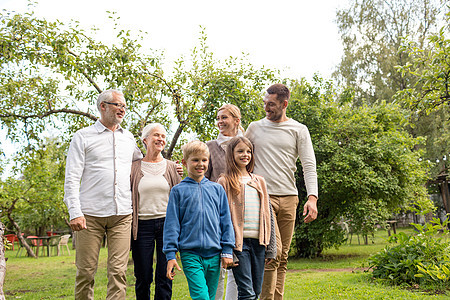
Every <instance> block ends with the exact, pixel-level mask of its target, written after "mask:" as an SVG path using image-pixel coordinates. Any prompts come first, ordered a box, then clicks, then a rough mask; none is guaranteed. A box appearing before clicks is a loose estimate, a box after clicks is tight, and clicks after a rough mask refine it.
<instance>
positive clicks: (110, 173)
mask: <svg viewBox="0 0 450 300" xmlns="http://www.w3.org/2000/svg"><path fill="white" fill-rule="evenodd" d="M140 158H142V153H141V151H140V150H139V148H138V147H137V145H136V141H135V139H134V137H133V135H132V134H131V133H130V132H129V131H128V130H126V129H123V128H121V127H120V126H119V128H118V129H116V130H115V131H111V130H109V129H108V128H106V127H105V126H104V125H103V124H102V123H101V122H100V121H97V122H95V124H94V125H92V126H89V127H86V128H83V129H81V130H79V131H77V132H76V133H75V134H74V136H73V138H72V142H71V143H70V147H69V153H68V154H67V161H66V177H65V183H64V202H65V203H66V205H67V208H68V210H69V214H70V220H72V219H74V218H77V217H81V216H84V215H90V216H95V217H109V216H114V215H128V214H131V213H132V208H131V190H130V171H131V162H132V161H133V160H136V159H140Z"/></svg>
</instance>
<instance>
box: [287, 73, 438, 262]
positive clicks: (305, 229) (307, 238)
mask: <svg viewBox="0 0 450 300" xmlns="http://www.w3.org/2000/svg"><path fill="white" fill-rule="evenodd" d="M291 91H292V97H291V100H290V103H289V106H288V116H290V117H292V118H294V119H296V120H297V121H299V122H301V123H303V124H305V125H307V126H308V128H309V130H310V133H311V138H312V141H313V144H314V149H315V153H316V159H317V173H318V180H319V191H320V195H319V201H318V205H319V207H318V209H319V217H318V219H317V220H316V221H315V222H312V223H310V224H304V223H303V222H302V219H303V218H302V216H301V214H300V212H299V215H298V218H297V219H298V224H297V227H296V233H295V247H296V248H297V254H298V255H300V256H305V257H311V256H317V255H320V253H321V252H322V250H323V249H325V248H329V247H332V246H335V245H339V244H340V243H342V242H343V241H344V238H345V237H344V232H343V230H342V228H341V227H339V225H338V224H339V223H340V222H341V221H347V222H350V223H351V225H353V227H354V229H355V230H357V232H358V233H359V234H363V235H366V236H367V235H371V234H373V231H374V230H375V224H384V221H385V220H386V219H388V218H389V217H390V215H391V214H392V212H393V211H395V210H398V209H399V208H401V207H406V206H407V205H411V204H412V203H413V202H414V201H417V200H418V199H422V200H423V201H425V202H428V203H429V204H430V202H429V201H428V199H427V194H426V190H425V188H424V184H425V182H426V180H427V174H426V171H427V165H426V162H423V161H422V162H421V161H419V159H418V158H419V155H420V153H419V152H416V151H414V146H415V145H416V144H417V143H420V140H419V139H416V138H413V137H411V136H410V134H409V133H408V132H407V131H406V130H405V129H404V126H403V124H404V123H405V121H406V118H405V115H404V113H403V111H402V110H401V109H400V108H399V107H398V106H397V105H395V104H387V103H381V104H380V105H377V106H373V107H372V106H360V107H355V106H352V105H351V104H350V103H351V102H353V99H352V97H353V96H352V94H351V93H345V92H344V93H343V94H342V95H341V96H340V97H338V96H337V93H336V91H335V89H334V87H333V85H332V84H331V83H330V82H326V81H323V80H322V79H320V78H316V79H315V82H314V83H313V84H308V83H306V82H304V81H294V82H292V83H291ZM298 167H299V168H300V165H299V166H298ZM299 176H300V177H299V178H298V185H299V187H300V190H301V191H302V190H303V191H302V192H301V195H303V196H306V191H305V190H304V188H303V183H302V182H303V178H302V176H301V172H299ZM304 198H306V197H301V199H304ZM430 205H431V204H430ZM299 207H303V206H302V205H300V206H299Z"/></svg>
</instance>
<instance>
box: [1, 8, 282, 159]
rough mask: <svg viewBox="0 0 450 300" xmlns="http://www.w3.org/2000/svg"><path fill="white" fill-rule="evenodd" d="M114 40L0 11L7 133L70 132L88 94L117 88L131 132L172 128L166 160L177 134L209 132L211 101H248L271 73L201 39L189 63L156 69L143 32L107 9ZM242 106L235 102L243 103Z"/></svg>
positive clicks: (86, 106) (91, 97) (84, 120)
mask: <svg viewBox="0 0 450 300" xmlns="http://www.w3.org/2000/svg"><path fill="white" fill-rule="evenodd" d="M110 17H111V19H112V22H113V24H112V25H111V26H114V28H115V31H116V33H117V38H116V40H115V42H114V43H112V44H105V43H103V42H101V41H99V40H97V39H96V35H95V30H94V32H90V31H86V30H84V29H81V28H80V26H79V24H78V23H77V22H71V23H68V24H63V23H61V22H59V21H57V22H49V21H46V20H43V19H39V18H37V17H36V16H35V15H34V14H33V13H27V14H23V15H20V14H13V13H10V12H6V13H3V14H0V49H1V50H0V51H1V52H0V53H2V55H1V56H0V64H1V66H2V68H1V71H0V100H1V101H0V124H1V125H2V126H4V127H5V128H7V130H8V136H9V137H11V138H12V139H16V140H22V141H24V140H25V141H34V140H39V139H40V138H41V133H42V132H44V131H45V130H46V129H48V128H49V127H51V128H56V129H57V130H58V132H60V135H61V136H63V137H64V138H66V139H70V137H71V135H72V133H73V132H74V131H75V130H77V129H79V128H81V127H85V126H87V125H90V124H92V123H93V122H94V121H95V120H96V119H97V117H96V115H97V113H96V107H95V99H96V96H97V94H98V93H99V92H101V91H102V90H103V89H108V88H117V89H121V90H122V91H123V92H124V94H125V98H126V99H127V106H128V107H129V110H128V114H127V116H126V118H125V121H124V126H125V127H127V128H128V129H130V130H131V131H132V132H133V134H135V136H138V135H139V134H140V132H141V130H142V128H143V127H144V126H145V125H146V124H148V123H151V122H155V121H158V122H160V123H162V124H163V125H165V127H166V128H168V129H169V132H171V130H170V129H172V128H175V129H174V130H173V131H172V133H173V137H172V140H171V141H170V145H169V147H168V150H167V152H166V157H168V158H170V157H171V155H172V152H173V150H174V149H175V146H176V145H177V143H178V140H179V138H180V136H181V135H182V133H183V132H188V133H189V132H190V133H196V134H198V135H199V136H200V137H202V138H204V137H207V136H210V135H211V133H212V131H213V126H212V125H211V123H212V122H211V120H213V119H214V116H215V113H216V110H217V108H218V106H221V105H222V104H223V103H224V102H231V103H237V104H245V105H248V107H250V108H251V109H249V110H248V112H249V114H250V113H251V112H253V111H255V109H254V108H253V106H252V104H253V103H254V101H255V99H257V98H258V97H259V91H260V89H261V86H263V85H265V84H266V83H267V82H268V81H269V80H271V79H272V78H273V77H274V72H272V71H270V70H267V69H264V68H260V69H259V68H256V67H253V66H252V65H250V64H249V63H248V62H247V60H246V59H245V57H244V58H229V59H227V60H224V61H219V60H217V59H215V58H214V56H213V54H212V53H211V52H210V51H209V50H208V47H207V44H206V34H205V33H204V31H203V30H202V32H201V36H200V45H199V46H198V47H196V48H194V49H193V51H192V56H191V60H190V61H185V60H184V59H183V58H181V59H180V60H178V61H177V64H176V68H175V71H174V73H173V74H172V75H170V76H169V75H166V74H165V73H164V71H163V69H162V68H161V62H162V60H163V57H162V56H161V55H159V54H158V52H157V51H152V50H149V51H148V53H145V52H144V49H143V48H142V46H141V42H142V40H143V39H144V38H145V33H139V34H138V35H137V37H135V36H134V35H133V34H132V32H130V31H128V30H123V29H120V27H119V25H118V17H116V16H115V14H114V13H111V16H110ZM245 105H243V106H244V107H245Z"/></svg>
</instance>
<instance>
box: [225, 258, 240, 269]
mask: <svg viewBox="0 0 450 300" xmlns="http://www.w3.org/2000/svg"><path fill="white" fill-rule="evenodd" d="M237 265H238V264H235V263H234V262H233V259H232V258H228V257H222V268H224V269H228V268H233V267H236V266H237Z"/></svg>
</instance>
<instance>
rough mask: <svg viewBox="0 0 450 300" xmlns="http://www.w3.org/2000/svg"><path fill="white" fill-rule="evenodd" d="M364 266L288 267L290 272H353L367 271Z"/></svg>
mask: <svg viewBox="0 0 450 300" xmlns="http://www.w3.org/2000/svg"><path fill="white" fill-rule="evenodd" d="M366 270H367V269H364V268H341V269H301V270H293V269H288V270H287V272H288V273H297V272H308V271H310V272H351V273H354V272H356V271H366Z"/></svg>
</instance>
